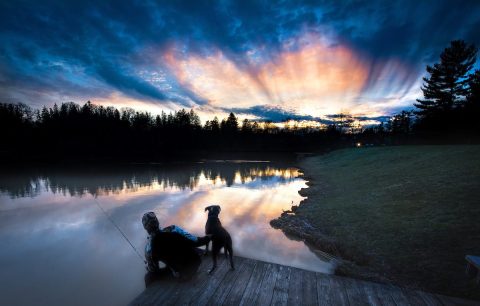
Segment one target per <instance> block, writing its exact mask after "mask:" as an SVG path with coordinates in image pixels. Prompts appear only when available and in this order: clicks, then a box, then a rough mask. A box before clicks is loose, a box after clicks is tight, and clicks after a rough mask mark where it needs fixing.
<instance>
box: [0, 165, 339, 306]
mask: <svg viewBox="0 0 480 306" xmlns="http://www.w3.org/2000/svg"><path fill="white" fill-rule="evenodd" d="M306 187H307V186H306V181H305V180H304V179H303V178H302V176H301V173H300V172H299V171H298V170H297V169H295V168H292V167H289V166H288V165H282V164H277V163H273V162H262V161H222V160H218V161H205V162H196V163H168V164H139V165H123V166H116V167H95V166H88V167H59V166H57V167H54V168H52V167H40V168H38V167H36V168H34V167H29V168H24V169H14V170H12V169H4V170H2V172H1V173H0V250H1V251H0V265H1V271H2V272H1V274H0V288H2V289H1V294H0V304H1V305H126V304H127V303H128V302H130V301H131V300H132V299H133V298H134V297H135V296H136V295H138V294H139V293H141V292H142V291H143V289H144V282H143V277H144V274H145V268H144V263H143V261H142V260H141V259H140V257H139V256H138V254H137V253H136V252H135V250H134V248H133V247H132V246H131V245H130V244H129V242H128V241H127V239H126V238H124V237H123V235H125V236H126V237H127V238H128V240H129V241H130V242H131V243H132V245H133V246H134V247H135V249H137V250H138V252H139V253H140V254H141V255H142V256H143V248H144V245H145V243H146V237H147V235H146V232H145V230H144V229H143V227H142V223H141V217H142V215H143V214H144V213H145V212H147V211H154V212H155V213H156V214H157V216H158V218H159V221H160V226H162V227H165V226H167V225H171V224H176V225H179V226H181V227H183V228H184V229H186V230H188V231H189V232H191V233H192V234H195V235H197V236H203V235H204V226H205V222H206V220H207V214H206V213H205V212H204V208H205V207H206V206H208V205H212V204H218V205H220V206H221V207H222V211H221V213H220V220H221V221H222V224H223V225H224V227H225V228H226V229H227V230H228V231H229V232H230V234H231V235H232V239H233V248H234V254H235V255H238V256H244V257H249V258H253V259H259V260H263V261H268V262H274V263H279V264H284V265H289V266H294V267H299V268H304V269H307V270H313V271H318V272H324V273H331V272H332V269H333V266H332V264H331V263H329V262H327V261H323V260H321V259H320V258H319V257H317V256H316V255H315V254H313V253H312V252H311V251H310V250H309V249H308V247H307V246H306V245H305V244H304V243H303V242H301V241H294V240H290V239H289V238H287V237H286V236H285V235H284V234H283V233H282V232H281V231H280V230H275V229H273V228H272V227H271V226H270V224H269V222H270V220H272V219H274V218H276V217H278V216H279V215H280V214H281V213H282V210H287V209H290V207H291V205H292V204H294V205H298V203H299V202H300V201H301V200H302V199H303V198H302V197H301V196H300V195H299V194H298V191H299V190H300V189H301V188H306ZM117 227H118V229H117ZM120 231H121V232H120ZM220 260H224V259H223V256H220ZM198 273H207V271H198Z"/></svg>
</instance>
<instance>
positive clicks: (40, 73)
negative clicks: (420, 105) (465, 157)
mask: <svg viewBox="0 0 480 306" xmlns="http://www.w3.org/2000/svg"><path fill="white" fill-rule="evenodd" d="M0 30H1V31H0V102H8V103H16V102H23V103H26V104H28V105H30V106H32V107H41V106H42V105H48V106H51V105H53V104H54V103H61V102H68V101H74V102H77V103H81V104H83V103H84V102H86V101H87V100H90V101H92V102H94V103H97V104H102V105H113V106H116V107H118V108H121V107H127V106H128V107H133V108H135V109H137V110H146V111H150V112H152V113H154V114H155V113H159V112H160V111H162V110H164V111H166V112H169V111H172V110H178V109H180V108H193V109H194V110H195V111H197V112H198V113H199V114H200V115H201V118H202V119H203V121H204V120H206V119H210V118H212V117H213V116H214V115H217V116H219V117H220V118H223V117H224V116H226V114H227V113H228V112H230V111H233V112H235V113H236V114H238V115H239V116H240V117H243V118H244V117H248V118H252V119H254V118H256V119H263V120H267V119H269V120H273V121H282V120H284V119H286V118H287V117H289V118H294V119H297V120H314V121H319V122H322V121H323V120H328V118H330V117H329V115H330V116H331V115H334V114H338V113H340V112H348V113H350V114H352V115H355V116H359V117H362V118H363V119H368V118H381V117H382V116H385V115H390V114H392V113H395V112H397V111H399V110H401V109H405V108H410V107H411V105H412V103H413V102H414V100H415V99H416V98H419V97H421V91H420V85H421V77H422V76H423V75H424V74H425V65H426V64H431V63H434V62H436V61H438V58H439V54H440V52H441V51H442V50H443V49H444V48H445V47H446V46H448V44H449V42H450V41H451V40H453V39H464V40H466V41H467V42H470V43H475V44H476V45H477V46H480V1H437V0H432V1H419V0H415V1H386V0H378V1H373V0H372V1H245V0H238V1H199V0H191V1H175V0H171V1H102V0H95V1H88V0H82V1H8V0H0Z"/></svg>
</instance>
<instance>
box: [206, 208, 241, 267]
mask: <svg viewBox="0 0 480 306" xmlns="http://www.w3.org/2000/svg"><path fill="white" fill-rule="evenodd" d="M207 210H208V219H207V224H205V234H206V235H212V259H213V266H212V269H210V271H208V274H212V273H213V271H214V270H215V268H216V267H217V255H218V253H219V252H220V249H221V248H224V251H225V257H227V255H228V256H229V257H230V267H231V270H235V267H234V265H233V248H232V237H230V234H229V233H228V232H227V230H226V229H225V228H224V227H223V226H222V223H221V222H220V219H219V218H218V214H219V213H220V210H221V208H220V206H218V205H211V206H208V207H205V211H207ZM208 245H209V243H207V248H206V251H207V252H208ZM227 252H228V254H227Z"/></svg>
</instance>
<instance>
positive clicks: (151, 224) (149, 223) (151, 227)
mask: <svg viewBox="0 0 480 306" xmlns="http://www.w3.org/2000/svg"><path fill="white" fill-rule="evenodd" d="M142 224H143V228H145V230H146V231H147V233H148V234H150V235H151V234H153V233H155V232H157V231H158V230H160V224H159V223H158V219H157V216H155V213H154V212H153V211H149V212H147V213H145V214H143V217H142Z"/></svg>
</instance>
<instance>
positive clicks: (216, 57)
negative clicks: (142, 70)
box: [163, 36, 368, 116]
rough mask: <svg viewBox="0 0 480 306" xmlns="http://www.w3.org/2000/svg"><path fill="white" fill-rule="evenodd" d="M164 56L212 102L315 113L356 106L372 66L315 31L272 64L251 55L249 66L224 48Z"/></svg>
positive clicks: (183, 79) (184, 80)
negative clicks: (241, 64)
mask: <svg viewBox="0 0 480 306" xmlns="http://www.w3.org/2000/svg"><path fill="white" fill-rule="evenodd" d="M248 54H251V53H248ZM163 59H164V61H165V62H166V63H167V65H168V67H169V69H171V71H173V73H174V74H175V76H176V77H177V79H178V80H179V82H180V83H181V84H182V85H183V86H186V87H188V88H190V89H191V90H192V91H193V92H195V93H196V94H198V95H199V96H201V97H203V98H205V99H207V100H208V101H209V103H210V105H211V106H213V107H240V108H243V107H250V106H254V105H267V104H269V105H272V104H274V105H278V106H281V107H286V108H293V109H295V110H296V111H297V112H299V113H307V114H311V115H314V116H321V115H324V114H331V113H338V112H339V111H340V110H341V109H344V108H351V107H354V99H355V98H356V97H357V96H358V95H359V94H360V92H361V90H362V88H363V86H364V85H365V83H366V81H367V78H368V67H367V65H365V64H364V63H363V62H362V61H361V60H360V58H359V57H358V56H357V55H356V54H355V53H354V52H353V51H352V50H350V49H349V48H347V47H345V46H341V45H336V46H329V45H328V44H327V43H325V42H324V41H321V40H320V39H318V38H316V37H314V36H308V43H305V44H304V46H303V47H301V48H300V49H298V50H296V51H284V52H282V53H280V54H279V55H278V56H277V57H275V59H273V60H272V61H269V62H267V63H264V64H258V65H255V64H254V61H253V59H252V61H251V63H250V64H251V65H250V67H249V68H248V70H247V69H243V68H239V67H238V66H237V65H235V63H234V62H232V61H231V60H229V59H228V58H227V57H226V56H225V54H224V53H222V52H221V51H220V50H218V51H217V52H215V53H213V54H211V55H207V56H201V55H193V56H188V57H187V56H183V55H182V54H181V53H180V52H176V49H175V48H170V49H169V50H168V51H167V52H166V53H165V54H164V55H163Z"/></svg>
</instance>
